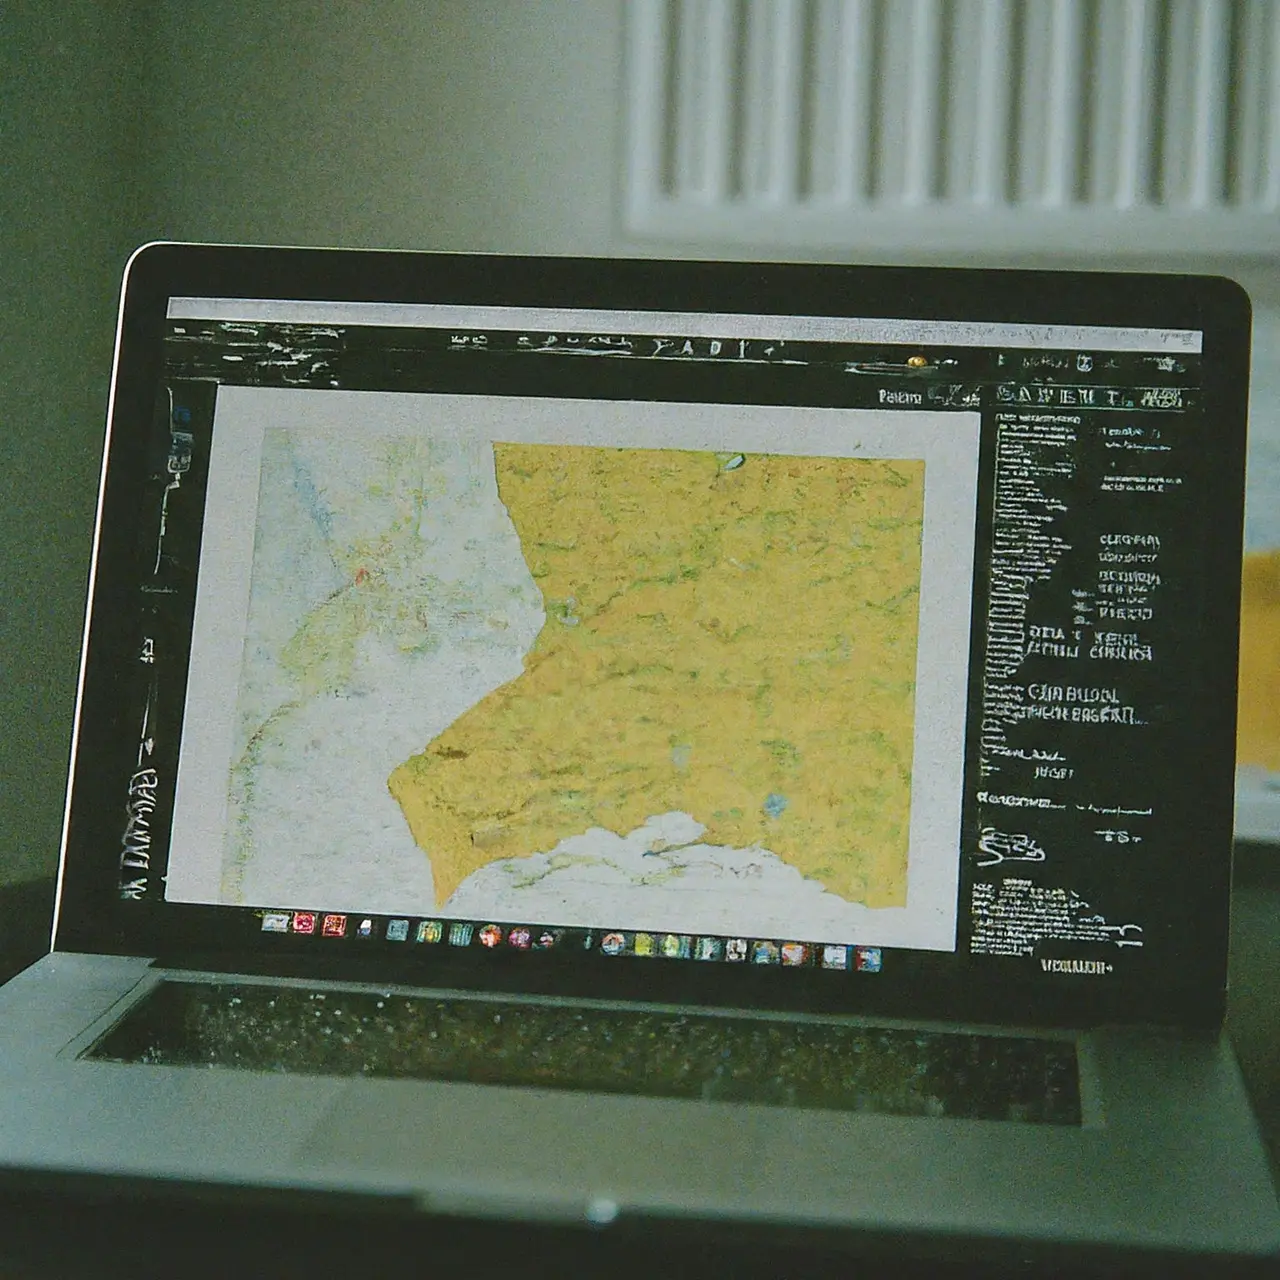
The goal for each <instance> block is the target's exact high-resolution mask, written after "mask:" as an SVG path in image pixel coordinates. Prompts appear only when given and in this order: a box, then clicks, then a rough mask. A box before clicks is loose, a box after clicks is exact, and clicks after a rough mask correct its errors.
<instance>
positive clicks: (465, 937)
mask: <svg viewBox="0 0 1280 1280" xmlns="http://www.w3.org/2000/svg"><path fill="white" fill-rule="evenodd" d="M474 932H475V925H473V924H468V923H467V922H466V921H465V920H455V921H454V922H453V923H452V924H451V925H450V926H449V945H450V946H451V947H469V946H470V945H471V935H472V934H473V933H474Z"/></svg>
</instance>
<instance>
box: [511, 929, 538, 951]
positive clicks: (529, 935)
mask: <svg viewBox="0 0 1280 1280" xmlns="http://www.w3.org/2000/svg"><path fill="white" fill-rule="evenodd" d="M507 942H508V943H509V944H510V945H511V946H513V947H519V948H520V950H521V951H528V950H529V948H530V946H532V945H533V930H532V929H527V928H525V926H524V925H517V926H516V927H515V928H514V929H512V930H511V932H510V933H509V934H507Z"/></svg>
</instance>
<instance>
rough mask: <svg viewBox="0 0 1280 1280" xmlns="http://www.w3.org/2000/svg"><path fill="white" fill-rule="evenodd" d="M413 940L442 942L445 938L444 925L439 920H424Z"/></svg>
mask: <svg viewBox="0 0 1280 1280" xmlns="http://www.w3.org/2000/svg"><path fill="white" fill-rule="evenodd" d="M413 938H414V941H415V942H440V941H442V940H443V938H444V925H443V924H441V923H440V921H439V920H423V921H422V922H421V923H420V924H419V925H418V931H417V933H415V934H414V935H413Z"/></svg>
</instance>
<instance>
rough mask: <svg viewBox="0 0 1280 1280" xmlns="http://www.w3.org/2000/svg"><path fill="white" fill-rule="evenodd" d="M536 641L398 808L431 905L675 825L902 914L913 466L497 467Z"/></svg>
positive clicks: (531, 457)
mask: <svg viewBox="0 0 1280 1280" xmlns="http://www.w3.org/2000/svg"><path fill="white" fill-rule="evenodd" d="M495 463H496V469H497V481H498V492H499V494H500V496H501V498H502V501H503V502H504V503H505V505H506V507H507V510H508V511H509V513H510V515H511V519H512V522H513V523H514V525H515V528H516V532H517V533H518V535H519V538H520V542H521V545H522V547H523V550H524V555H525V559H526V562H527V563H528V566H529V569H530V572H531V573H532V575H533V578H534V580H535V582H536V583H537V584H538V586H539V588H540V589H541V591H542V594H543V598H544V601H545V608H546V615H547V620H546V624H545V625H544V627H543V629H542V631H541V632H540V634H539V635H538V638H537V640H536V641H535V643H534V645H533V648H532V649H531V650H530V652H529V653H528V655H527V656H526V658H525V663H524V666H525V670H524V673H523V674H522V675H521V676H519V677H517V678H516V679H515V680H512V681H510V682H509V683H507V684H505V685H503V686H502V687H501V688H498V689H496V690H494V691H493V692H492V693H490V694H489V695H488V696H486V697H485V698H484V699H482V700H481V701H480V702H479V703H477V704H476V705H475V706H474V707H472V708H471V710H469V711H468V712H466V713H465V714H464V715H463V716H461V717H460V718H459V719H458V720H456V721H455V722H454V723H453V724H452V725H451V726H450V727H449V728H448V729H447V730H445V732H443V733H442V734H440V735H439V737H437V738H436V739H435V740H434V741H432V742H431V743H429V744H428V745H427V747H426V748H425V750H423V751H422V752H421V753H420V754H418V755H415V756H413V757H412V758H411V759H410V760H408V761H406V762H405V763H404V764H402V765H401V766H400V767H399V768H397V769H396V770H395V772H394V773H393V774H392V775H391V778H390V780H389V785H390V788H391V791H392V794H393V795H394V796H395V798H396V800H397V801H398V802H399V804H400V807H401V809H402V811H403V813H404V816H405V819H406V820H407V822H408V824H409V826H410V828H411V830H412V832H413V836H414V838H415V840H416V841H417V842H418V844H419V845H420V846H421V847H422V849H423V850H425V851H426V853H427V854H428V856H429V857H430V859H431V867H432V872H433V874H434V878H435V891H436V897H437V900H438V901H439V902H440V903H441V904H443V903H444V902H445V901H446V900H447V899H448V898H449V897H450V896H451V895H452V894H453V892H454V891H455V890H456V889H457V888H458V886H459V885H460V884H461V883H462V881H463V880H465V879H466V877H467V876H469V875H470V874H471V873H472V872H474V871H476V870H478V869H479V868H481V867H483V866H485V865H486V864H488V863H490V862H493V861H494V860H496V859H501V858H512V857H519V856H526V855H529V854H532V853H536V852H545V851H548V850H550V849H552V848H554V847H555V845H556V844H557V843H559V841H561V840H562V839H565V838H566V837H568V836H572V835H578V834H581V833H582V832H585V831H587V830H588V829H589V828H592V827H604V828H606V829H608V830H610V831H614V832H617V833H619V834H626V833H627V832H630V831H633V830H635V829H636V828H637V827H639V826H641V825H643V823H644V822H645V820H646V819H647V818H649V817H650V816H652V815H656V814H662V813H668V812H672V811H682V812H685V813H688V814H691V815H692V816H693V817H694V818H695V819H696V820H697V821H698V822H700V823H703V824H704V825H705V826H706V833H705V835H704V836H703V837H702V840H703V841H704V842H705V843H708V844H714V845H722V846H731V847H747V846H758V847H761V848H765V849H769V850H771V851H772V852H773V853H775V854H777V855H778V856H779V857H781V858H783V859H785V860H786V861H787V862H788V863H790V864H791V865H793V866H794V867H796V868H798V869H799V870H800V872H801V873H802V874H804V875H805V876H807V877H811V878H813V879H814V880H817V881H818V882H820V883H821V884H822V885H823V886H824V887H825V888H827V889H828V890H830V891H831V892H833V893H836V894H839V895H840V896H841V897H843V898H846V899H848V900H849V901H851V902H861V903H865V904H866V905H868V906H873V907H887V906H902V905H904V904H905V902H906V870H907V837H908V814H909V809H910V801H911V759H912V728H913V718H914V693H915V665H916V624H917V604H918V597H919V582H920V535H921V527H922V512H923V493H924V463H923V462H921V461H916V460H882V459H861V458H859V459H850V458H816V457H786V456H781V455H763V454H762V455H755V454H753V455H747V456H745V457H743V456H742V455H725V454H714V453H704V452H687V451H682V450H657V449H603V448H579V447H562V446H549V445H517V444H502V445H496V446H495Z"/></svg>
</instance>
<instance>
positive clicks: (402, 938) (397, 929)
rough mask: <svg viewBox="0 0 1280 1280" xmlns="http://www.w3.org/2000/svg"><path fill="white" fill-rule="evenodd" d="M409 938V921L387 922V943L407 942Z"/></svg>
mask: <svg viewBox="0 0 1280 1280" xmlns="http://www.w3.org/2000/svg"><path fill="white" fill-rule="evenodd" d="M408 938H409V922H408V921H407V920H388V921H387V941H388V942H406V941H408Z"/></svg>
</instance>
